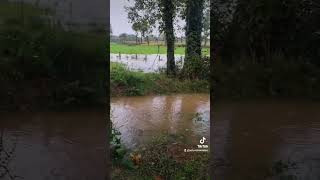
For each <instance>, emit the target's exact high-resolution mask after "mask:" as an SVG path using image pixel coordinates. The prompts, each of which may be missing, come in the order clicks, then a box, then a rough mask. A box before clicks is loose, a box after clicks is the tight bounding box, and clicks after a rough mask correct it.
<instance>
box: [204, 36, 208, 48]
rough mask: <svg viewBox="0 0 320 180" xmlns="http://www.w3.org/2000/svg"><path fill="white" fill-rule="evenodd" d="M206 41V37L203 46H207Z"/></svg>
mask: <svg viewBox="0 0 320 180" xmlns="http://www.w3.org/2000/svg"><path fill="white" fill-rule="evenodd" d="M207 41H208V39H207V38H204V47H206V46H207Z"/></svg>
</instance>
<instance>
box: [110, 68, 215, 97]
mask: <svg viewBox="0 0 320 180" xmlns="http://www.w3.org/2000/svg"><path fill="white" fill-rule="evenodd" d="M110 68H111V70H110V85H111V95H113V96H121V95H129V96H136V95H147V94H167V93H194V92H208V89H209V87H208V86H209V84H208V81H206V80H194V81H191V80H179V79H175V78H168V77H167V76H166V75H164V74H158V73H143V72H134V71H129V70H128V69H127V68H126V67H125V66H124V65H122V64H119V63H111V66H110Z"/></svg>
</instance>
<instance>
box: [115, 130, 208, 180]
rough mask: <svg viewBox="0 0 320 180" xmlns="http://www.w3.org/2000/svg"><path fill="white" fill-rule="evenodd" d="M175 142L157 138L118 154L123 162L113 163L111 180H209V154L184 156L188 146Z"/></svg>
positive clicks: (170, 138) (170, 139)
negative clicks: (184, 150) (133, 149)
mask: <svg viewBox="0 0 320 180" xmlns="http://www.w3.org/2000/svg"><path fill="white" fill-rule="evenodd" d="M179 139H181V138H178V137H176V136H175V135H163V136H158V137H154V139H153V140H151V141H150V142H149V143H146V145H144V146H142V147H140V148H138V149H137V150H135V151H122V155H121V159H122V162H123V163H122V164H119V163H116V162H118V161H115V162H114V163H113V168H112V170H113V173H112V179H119V180H121V179H123V180H124V179H126V180H127V179H131V180H140V179H146V180H149V179H150V180H153V179H159V180H160V179H179V180H183V179H194V180H209V179H210V178H209V166H208V163H209V154H206V153H184V152H183V149H184V148H190V147H188V145H186V144H185V143H183V142H182V141H181V140H179Z"/></svg>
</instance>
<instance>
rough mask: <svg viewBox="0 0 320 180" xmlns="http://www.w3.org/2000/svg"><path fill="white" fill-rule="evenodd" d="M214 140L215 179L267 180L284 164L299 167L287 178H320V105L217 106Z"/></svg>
mask: <svg viewBox="0 0 320 180" xmlns="http://www.w3.org/2000/svg"><path fill="white" fill-rule="evenodd" d="M213 135H214V139H213V141H214V145H213V150H214V155H215V157H214V159H215V166H216V168H215V176H216V179H226V180H251V179H252V180H261V179H266V178H264V175H265V174H266V171H267V169H269V168H271V167H274V166H275V162H277V161H280V160H281V161H282V162H291V163H296V169H291V170H288V171H285V173H286V174H287V175H294V176H296V177H297V178H298V179H303V180H319V179H320V103H316V102H306V101H272V100H267V101H251V102H236V103H235V102H216V103H214V109H213ZM275 177H276V176H274V178H275ZM275 179H279V176H278V177H277V178H275Z"/></svg>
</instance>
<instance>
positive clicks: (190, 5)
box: [183, 0, 204, 79]
mask: <svg viewBox="0 0 320 180" xmlns="http://www.w3.org/2000/svg"><path fill="white" fill-rule="evenodd" d="M203 8H204V0H196V1H195V0H187V9H186V52H185V62H184V67H183V72H184V74H185V75H186V76H187V77H188V78H190V79H194V78H196V77H197V72H198V71H199V70H201V69H199V68H200V67H201V66H199V65H200V64H199V63H201V62H199V61H200V60H201V33H202V28H203V21H202V19H203Z"/></svg>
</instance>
